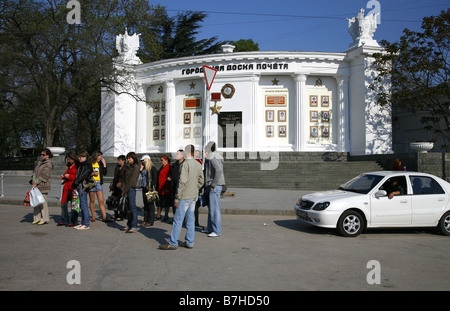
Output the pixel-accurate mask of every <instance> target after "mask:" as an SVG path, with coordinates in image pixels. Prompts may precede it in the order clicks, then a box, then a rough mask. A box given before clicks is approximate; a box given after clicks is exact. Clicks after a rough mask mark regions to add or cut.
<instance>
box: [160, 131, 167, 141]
mask: <svg viewBox="0 0 450 311" xmlns="http://www.w3.org/2000/svg"><path fill="white" fill-rule="evenodd" d="M161 139H162V140H163V139H166V129H162V130H161Z"/></svg>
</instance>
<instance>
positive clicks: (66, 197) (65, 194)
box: [57, 152, 78, 227]
mask: <svg viewBox="0 0 450 311" xmlns="http://www.w3.org/2000/svg"><path fill="white" fill-rule="evenodd" d="M66 161H67V170H66V172H65V173H64V174H62V175H61V176H59V178H60V179H61V180H62V183H61V184H62V185H63V190H62V195H61V221H60V222H59V223H58V224H57V226H66V227H72V226H75V225H77V222H78V213H77V212H76V211H74V210H72V211H71V213H70V216H71V217H70V219H69V212H68V211H67V207H68V203H69V202H71V201H72V193H73V192H72V184H73V182H74V180H75V177H77V169H78V157H77V154H76V153H75V152H69V153H68V154H67V155H66Z"/></svg>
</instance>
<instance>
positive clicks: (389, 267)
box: [0, 204, 450, 300]
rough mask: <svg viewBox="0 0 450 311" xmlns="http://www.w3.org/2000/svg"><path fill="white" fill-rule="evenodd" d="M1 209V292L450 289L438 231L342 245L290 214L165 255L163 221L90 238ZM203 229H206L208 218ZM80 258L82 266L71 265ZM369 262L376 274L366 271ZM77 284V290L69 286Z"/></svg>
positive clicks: (243, 219) (16, 208) (94, 228)
mask: <svg viewBox="0 0 450 311" xmlns="http://www.w3.org/2000/svg"><path fill="white" fill-rule="evenodd" d="M0 210H1V217H0V245H1V249H0V262H1V265H0V290H2V291H11V290H43V291H66V290H71V291H91V290H98V291H106V290H113V291H119V290H120V291H123V290H125V291H126V290H134V291H140V290H143V291H181V293H183V294H184V293H185V291H205V292H211V291H301V290H313V291H315V290H320V291H324V290H325V291H328V290H330V291H334V290H344V291H347V290H355V291H359V290H369V291H385V290H398V291H400V290H425V291H434V290H449V289H450V278H449V277H448V276H449V275H450V265H449V259H448V250H449V248H450V238H449V237H445V236H441V235H439V234H436V233H435V232H434V231H432V230H411V229H408V230H376V231H369V232H367V233H364V234H362V235H360V236H359V237H356V238H343V237H340V236H338V235H336V234H335V232H334V231H333V230H328V229H321V228H315V227H312V226H309V225H305V224H300V223H299V222H297V221H296V219H295V217H293V216H289V215H230V214H226V215H223V219H222V224H223V236H222V237H219V238H209V237H207V236H206V235H205V234H202V233H200V232H197V233H196V240H195V247H194V248H193V249H185V248H178V249H177V250H175V251H164V250H159V249H158V246H159V245H160V244H161V243H164V242H165V241H166V240H167V238H168V237H169V234H170V230H171V225H169V224H166V223H162V222H159V221H158V222H156V223H155V226H154V227H150V228H140V229H139V232H137V233H131V234H130V233H125V232H123V231H120V228H121V227H122V225H123V224H124V223H123V222H118V223H111V224H105V223H103V222H100V221H96V222H95V223H92V224H91V229H90V230H87V231H76V230H74V229H71V228H65V227H57V226H56V225H55V223H54V221H55V220H52V221H51V223H50V224H47V225H43V226H38V225H32V224H31V221H32V214H31V208H30V207H23V206H20V205H5V204H2V205H0ZM50 214H51V215H52V217H55V218H56V215H59V208H58V207H56V206H55V207H50ZM52 219H53V218H52ZM141 220H142V215H140V217H139V221H141ZM200 223H201V224H202V225H205V224H206V214H201V215H200ZM184 234H185V229H183V230H182V233H181V236H180V238H181V239H180V240H183V238H184ZM73 260H75V261H76V262H75V263H76V264H78V265H69V266H68V263H69V262H70V261H73ZM372 261H375V263H378V264H379V266H371V265H369V266H368V263H369V262H372ZM77 277H79V283H80V284H69V283H68V278H69V282H72V283H73V282H74V281H78V279H77ZM368 279H369V280H378V281H379V284H377V283H375V284H369V282H368ZM370 283H373V282H370ZM268 295H270V293H268ZM176 299H178V298H175V300H176ZM293 299H295V296H294V298H293Z"/></svg>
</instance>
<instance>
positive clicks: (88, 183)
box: [81, 178, 95, 192]
mask: <svg viewBox="0 0 450 311" xmlns="http://www.w3.org/2000/svg"><path fill="white" fill-rule="evenodd" d="M81 186H82V187H83V192H84V191H86V190H87V191H89V190H91V189H93V188H94V187H95V181H94V180H93V179H92V178H91V179H89V180H83V182H82V184H81Z"/></svg>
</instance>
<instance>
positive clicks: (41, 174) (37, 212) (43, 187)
mask: <svg viewBox="0 0 450 311" xmlns="http://www.w3.org/2000/svg"><path fill="white" fill-rule="evenodd" d="M52 158H53V154H52V152H51V151H50V149H48V148H44V149H43V150H42V151H41V160H40V161H39V162H38V163H37V165H36V167H35V168H34V170H33V177H32V179H31V181H30V183H31V185H32V186H33V188H38V189H39V191H40V192H41V193H42V195H43V196H44V200H45V202H44V203H43V204H40V205H37V206H35V207H34V210H33V222H32V224H38V225H44V224H46V223H48V222H49V221H50V215H49V211H48V204H47V195H48V193H49V192H50V186H51V183H50V175H51V173H52V170H53V166H54V165H53V161H52Z"/></svg>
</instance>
